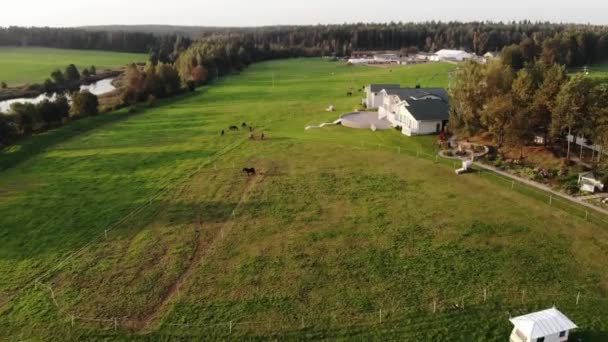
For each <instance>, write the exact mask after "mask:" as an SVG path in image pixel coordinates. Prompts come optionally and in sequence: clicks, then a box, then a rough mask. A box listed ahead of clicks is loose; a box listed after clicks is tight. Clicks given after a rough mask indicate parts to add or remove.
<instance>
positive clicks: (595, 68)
mask: <svg viewBox="0 0 608 342" xmlns="http://www.w3.org/2000/svg"><path fill="white" fill-rule="evenodd" d="M587 71H588V72H589V77H592V78H602V79H605V78H608V63H600V64H593V65H591V66H589V67H588V68H587ZM572 72H573V73H577V74H582V73H583V72H584V69H583V68H575V69H573V70H572Z"/></svg>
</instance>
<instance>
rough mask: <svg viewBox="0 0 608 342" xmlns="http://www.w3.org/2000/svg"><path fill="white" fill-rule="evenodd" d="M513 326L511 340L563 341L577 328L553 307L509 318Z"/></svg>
mask: <svg viewBox="0 0 608 342" xmlns="http://www.w3.org/2000/svg"><path fill="white" fill-rule="evenodd" d="M510 321H511V323H513V325H514V328H513V332H512V333H511V337H510V341H511V342H565V341H568V337H569V335H570V331H571V330H573V329H576V328H578V327H577V326H576V324H574V323H573V322H572V321H571V320H570V319H569V318H568V317H566V316H565V315H564V314H563V313H561V312H560V311H559V310H557V309H556V308H555V307H553V308H551V309H548V310H544V311H539V312H534V313H531V314H527V315H524V316H519V317H515V318H511V319H510Z"/></svg>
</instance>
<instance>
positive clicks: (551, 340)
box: [509, 328, 570, 342]
mask: <svg viewBox="0 0 608 342" xmlns="http://www.w3.org/2000/svg"><path fill="white" fill-rule="evenodd" d="M516 331H517V329H516V328H515V329H513V332H512V333H511V338H510V339H509V340H510V341H511V342H524V340H522V339H521V338H520V337H519V336H518V335H517V333H516ZM520 334H521V333H520ZM569 334H570V332H569V331H566V335H565V336H564V337H559V333H557V334H553V335H549V336H545V342H566V341H568V336H569ZM536 341H537V340H536V339H529V338H528V339H526V341H525V342H536Z"/></svg>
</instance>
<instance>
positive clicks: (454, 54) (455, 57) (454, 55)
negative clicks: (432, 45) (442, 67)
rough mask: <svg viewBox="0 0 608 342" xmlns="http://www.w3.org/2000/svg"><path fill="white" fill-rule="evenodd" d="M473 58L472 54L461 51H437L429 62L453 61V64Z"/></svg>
mask: <svg viewBox="0 0 608 342" xmlns="http://www.w3.org/2000/svg"><path fill="white" fill-rule="evenodd" d="M473 58H475V55H474V54H471V53H468V52H466V51H462V50H447V49H444V50H439V51H437V52H435V53H434V54H433V55H432V56H431V57H430V60H431V61H433V62H441V61H453V62H462V61H465V60H467V59H473Z"/></svg>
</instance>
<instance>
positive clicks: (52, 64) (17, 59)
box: [0, 47, 147, 87]
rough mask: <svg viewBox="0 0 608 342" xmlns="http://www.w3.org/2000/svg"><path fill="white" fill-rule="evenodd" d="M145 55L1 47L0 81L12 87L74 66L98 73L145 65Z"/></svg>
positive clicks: (40, 81) (33, 81)
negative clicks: (132, 65)
mask: <svg viewBox="0 0 608 342" xmlns="http://www.w3.org/2000/svg"><path fill="white" fill-rule="evenodd" d="M146 60H147V56H146V55H144V54H132V53H121V52H106V51H94V50H68V49H51V48H39V47H0V81H3V82H6V83H7V84H8V86H10V87H15V86H20V85H24V84H28V83H42V82H43V81H44V80H45V79H47V78H49V76H50V75H51V73H52V72H53V71H54V70H56V69H62V70H63V69H65V67H66V66H67V65H69V64H75V65H76V66H77V67H78V69H79V70H81V71H82V69H84V68H88V67H90V66H91V65H94V66H95V68H96V69H97V70H98V71H102V70H104V69H112V68H116V67H122V66H125V65H126V64H128V63H133V62H144V61H146Z"/></svg>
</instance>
